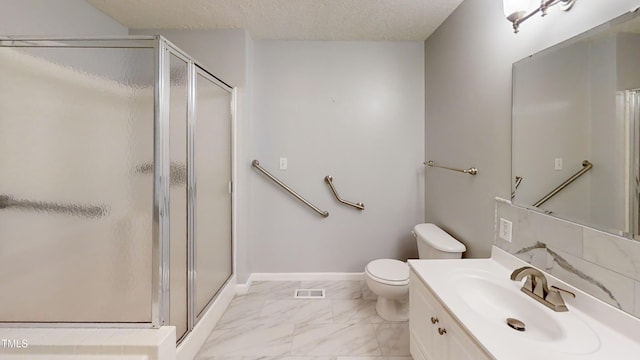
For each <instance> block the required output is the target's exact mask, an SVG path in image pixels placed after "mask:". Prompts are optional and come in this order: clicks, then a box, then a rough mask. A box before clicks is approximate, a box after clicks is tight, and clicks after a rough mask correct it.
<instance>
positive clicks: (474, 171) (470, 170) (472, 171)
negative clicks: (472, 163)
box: [423, 160, 478, 175]
mask: <svg viewBox="0 0 640 360" xmlns="http://www.w3.org/2000/svg"><path fill="white" fill-rule="evenodd" d="M423 164H424V165H429V166H433V167H438V168H442V169H447V170H453V171H457V172H461V173H465V174H469V175H476V174H477V173H478V169H477V168H474V167H472V168H468V169H454V168H450V167H448V166H442V165H436V163H435V162H433V160H429V161H427V162H424V163H423Z"/></svg>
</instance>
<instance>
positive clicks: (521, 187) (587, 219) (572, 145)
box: [511, 11, 640, 239]
mask: <svg viewBox="0 0 640 360" xmlns="http://www.w3.org/2000/svg"><path fill="white" fill-rule="evenodd" d="M639 60H640V13H639V12H638V11H636V12H633V13H628V14H625V15H623V16H621V17H619V18H616V19H614V20H612V21H611V22H609V23H606V24H604V25H601V26H598V27H596V28H594V29H591V30H589V31H587V32H585V33H583V34H581V35H579V36H577V37H575V38H572V39H569V40H567V41H565V42H562V43H560V44H558V45H555V46H553V47H550V48H548V49H546V50H543V51H541V52H539V53H536V54H534V55H532V56H529V57H527V58H524V59H522V60H520V61H518V62H516V63H514V65H513V113H512V122H513V126H512V129H513V147H512V161H513V163H512V179H511V183H512V202H513V203H514V204H516V205H519V206H523V207H527V208H532V209H538V210H540V211H543V212H546V213H548V214H550V215H552V216H555V217H558V218H561V219H565V220H570V221H573V222H576V223H579V224H582V225H586V226H590V227H593V228H596V229H600V230H604V231H607V232H610V233H614V234H616V235H622V236H625V237H628V238H634V239H640V236H639V234H640V230H639V222H640V221H639V219H640V209H639V205H640V204H639V198H638V194H639V183H640V171H639V158H640V146H639V144H640V142H639V138H640V61H639Z"/></svg>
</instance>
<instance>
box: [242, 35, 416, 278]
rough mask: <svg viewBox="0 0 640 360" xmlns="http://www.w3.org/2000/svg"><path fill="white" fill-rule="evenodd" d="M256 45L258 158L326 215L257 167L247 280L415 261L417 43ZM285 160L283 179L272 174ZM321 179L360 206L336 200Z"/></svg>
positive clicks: (299, 42)
mask: <svg viewBox="0 0 640 360" xmlns="http://www.w3.org/2000/svg"><path fill="white" fill-rule="evenodd" d="M254 45H255V54H254V56H255V58H254V61H255V68H254V71H255V73H254V79H255V83H254V107H253V123H254V137H253V142H254V144H255V145H254V153H253V155H254V158H255V159H258V160H260V162H261V165H262V166H263V167H265V168H266V169H267V170H269V171H270V172H272V173H273V174H274V175H275V176H277V177H279V178H280V179H281V180H283V181H284V182H285V183H286V184H288V185H289V186H291V187H292V188H293V189H294V190H296V191H298V192H299V193H300V194H301V195H303V196H304V197H306V198H307V199H308V200H309V201H311V202H312V203H314V204H316V205H317V206H318V207H319V208H321V209H322V210H326V211H329V213H330V216H329V217H328V218H322V217H321V216H320V215H318V214H316V213H315V212H313V211H312V210H311V209H309V208H307V207H306V206H304V205H303V204H302V203H300V202H299V201H298V200H296V199H294V198H293V197H291V196H290V195H289V194H288V193H286V192H284V191H283V190H282V189H280V188H278V187H277V186H276V185H275V184H274V183H272V182H271V181H270V180H268V179H267V178H265V177H264V176H263V175H262V174H260V173H259V172H257V171H256V170H252V172H253V174H251V175H252V176H253V179H252V182H251V190H250V191H251V226H252V227H251V231H252V234H251V241H252V243H251V249H252V266H253V272H258V273H260V272H326V271H329V272H361V271H363V270H364V266H365V265H366V263H367V262H368V261H369V260H371V259H375V258H381V257H392V258H400V259H404V258H406V257H410V256H416V253H417V250H416V244H415V239H414V238H413V237H412V236H411V235H410V232H411V229H412V228H413V226H414V225H415V224H416V223H419V222H422V220H423V218H424V210H423V207H424V204H423V201H422V198H423V194H422V193H423V189H424V169H423V165H422V161H423V157H422V151H421V149H422V147H423V146H424V137H423V133H424V80H423V79H424V72H423V69H424V68H423V64H424V49H423V46H422V43H419V42H310V41H309V42H304V41H302V42H301V41H292V42H288V41H256V42H255V44H254ZM280 157H287V158H288V160H289V169H288V170H286V171H281V170H278V167H279V158H280ZM243 166H244V167H249V166H250V163H249V162H247V163H244V164H243V163H240V164H239V167H240V168H242V167H243ZM326 175H332V176H333V178H334V184H335V186H336V188H337V190H338V192H339V193H340V195H341V196H342V197H343V198H345V199H347V200H349V201H354V202H363V203H364V204H365V207H366V209H365V210H364V211H362V212H361V211H359V210H357V209H354V208H351V207H346V206H344V205H341V204H339V203H337V202H336V200H335V199H334V198H333V195H332V193H331V192H330V190H329V188H328V186H327V185H326V184H325V183H324V180H323V179H324V177H325V176H326Z"/></svg>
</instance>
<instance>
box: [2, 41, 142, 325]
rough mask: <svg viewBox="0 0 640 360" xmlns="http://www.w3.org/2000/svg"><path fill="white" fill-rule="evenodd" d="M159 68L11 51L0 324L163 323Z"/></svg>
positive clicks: (5, 80)
mask: <svg viewBox="0 0 640 360" xmlns="http://www.w3.org/2000/svg"><path fill="white" fill-rule="evenodd" d="M153 63H154V50H153V45H151V46H149V47H146V48H145V47H143V46H138V47H135V48H134V47H131V48H119V47H116V46H114V45H113V44H112V46H111V48H99V47H76V48H71V47H69V48H65V47H59V48H56V47H43V48H38V47H20V48H9V47H0V79H1V80H0V168H1V169H2V170H1V171H0V322H40V323H44V322H92V323H99V322H122V323H124V322H127V323H131V322H139V323H150V322H151V321H152V319H151V316H152V267H151V264H152V218H153V214H152V213H153V177H152V176H149V174H147V173H146V169H147V168H148V166H149V165H150V164H153V153H154V139H153V129H154V112H153V106H154V102H153V101H154V96H153V94H154V91H153V89H154V87H153V79H154V69H153ZM149 64H152V65H151V66H149Z"/></svg>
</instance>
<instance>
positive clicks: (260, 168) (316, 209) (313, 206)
mask: <svg viewBox="0 0 640 360" xmlns="http://www.w3.org/2000/svg"><path fill="white" fill-rule="evenodd" d="M251 165H252V166H253V167H254V168H256V169H258V170H260V172H261V173H263V174H265V175H266V176H267V177H268V178H269V179H271V180H273V182H275V183H276V184H278V185H280V187H281V188H283V189H285V190H287V191H288V192H289V194H291V195H293V196H294V197H295V198H296V199H298V200H300V201H302V202H303V203H304V204H305V205H307V206H308V207H310V208H312V209H313V210H314V211H315V212H317V213H318V214H320V215H322V216H323V217H327V216H329V212H327V211H322V210H320V209H318V207H316V206H315V205H313V204H312V203H310V202H309V201H308V200H307V199H305V198H303V197H302V196H301V195H300V194H298V193H297V192H295V191H293V189H291V188H290V187H288V186H287V185H285V184H284V183H283V182H282V181H280V180H278V179H277V178H276V177H275V176H273V175H271V174H270V173H269V172H268V171H267V170H265V169H264V168H263V167H262V166H260V162H259V161H258V160H253V161H252V162H251Z"/></svg>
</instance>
